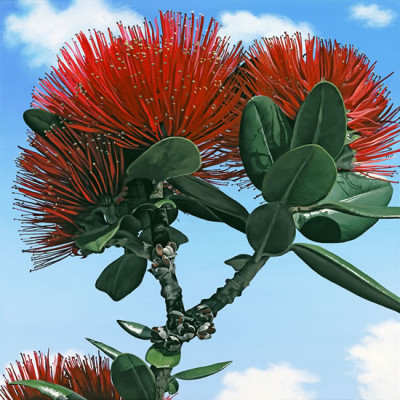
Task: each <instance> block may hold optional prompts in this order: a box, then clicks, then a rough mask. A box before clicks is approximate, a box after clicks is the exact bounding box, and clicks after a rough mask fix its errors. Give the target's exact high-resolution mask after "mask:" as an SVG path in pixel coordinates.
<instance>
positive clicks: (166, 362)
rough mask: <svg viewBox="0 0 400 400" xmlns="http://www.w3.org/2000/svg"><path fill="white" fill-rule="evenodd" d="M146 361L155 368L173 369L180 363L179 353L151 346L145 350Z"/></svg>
mask: <svg viewBox="0 0 400 400" xmlns="http://www.w3.org/2000/svg"><path fill="white" fill-rule="evenodd" d="M146 361H147V362H148V363H150V364H152V365H154V366H155V367H157V368H173V367H176V366H177V365H178V364H179V362H180V361H181V352H180V351H175V352H172V351H168V350H166V349H160V348H157V347H155V346H151V347H150V348H149V350H147V353H146Z"/></svg>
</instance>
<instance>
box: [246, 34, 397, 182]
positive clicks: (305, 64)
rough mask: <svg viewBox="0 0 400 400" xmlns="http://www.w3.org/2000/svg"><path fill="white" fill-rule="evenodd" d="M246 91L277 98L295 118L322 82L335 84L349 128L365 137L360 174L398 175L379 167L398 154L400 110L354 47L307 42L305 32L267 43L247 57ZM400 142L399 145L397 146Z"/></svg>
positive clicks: (355, 145) (358, 149) (359, 145)
mask: <svg viewBox="0 0 400 400" xmlns="http://www.w3.org/2000/svg"><path fill="white" fill-rule="evenodd" d="M244 58H245V61H246V63H245V68H244V69H243V72H244V73H243V74H242V78H241V80H242V83H243V88H244V90H245V92H246V94H247V95H248V96H251V97H252V96H254V95H264V96H269V97H271V98H272V99H273V100H274V101H275V102H276V103H277V104H278V105H279V106H280V107H281V109H282V110H283V111H284V112H285V114H286V115H287V116H288V117H289V118H291V119H294V118H295V117H296V115H297V112H298V111H299V109H300V106H301V104H302V102H303V101H304V99H305V98H306V96H307V94H308V93H309V92H310V91H311V89H312V88H313V87H314V85H316V84H317V83H318V82H320V81H321V80H327V81H329V82H332V83H333V84H335V85H336V86H337V87H338V89H339V91H340V93H341V94H342V97H343V100H344V103H345V107H346V110H347V118H348V127H349V129H350V130H352V131H354V133H356V134H358V135H360V136H361V137H360V138H359V139H357V140H355V141H353V142H352V143H351V144H350V147H351V149H352V150H353V151H354V152H355V159H356V160H355V162H354V164H353V170H354V171H360V172H363V173H377V174H379V175H381V176H392V175H393V173H394V170H393V169H394V167H395V166H393V165H379V164H376V163H377V162H378V163H379V162H380V161H384V160H386V159H388V158H391V156H392V155H393V154H394V153H396V152H398V151H399V150H392V149H391V147H390V146H392V145H393V144H395V142H394V140H395V137H396V136H398V134H399V132H400V129H399V123H398V113H399V108H396V109H394V108H393V105H390V104H389V98H388V95H389V92H388V91H387V88H386V87H385V86H384V85H383V82H384V80H385V79H387V78H388V77H386V78H383V79H382V78H380V77H378V76H377V75H376V74H375V73H374V67H375V63H374V64H370V61H369V60H368V58H367V57H366V56H365V55H364V54H361V53H358V52H357V50H356V49H354V47H352V46H347V45H346V46H342V45H340V44H339V43H337V42H336V41H335V42H334V43H332V42H331V41H323V40H321V39H319V38H317V37H312V38H310V37H309V38H308V39H306V40H305V41H304V42H303V39H302V37H301V34H300V33H296V34H295V36H294V37H290V36H288V35H284V36H281V37H279V38H278V37H273V38H270V39H263V40H262V41H261V42H255V44H254V45H253V46H252V47H251V48H250V49H249V51H248V52H247V54H246V55H245V57H244ZM396 143H397V142H396Z"/></svg>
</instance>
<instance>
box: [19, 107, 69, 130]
mask: <svg viewBox="0 0 400 400" xmlns="http://www.w3.org/2000/svg"><path fill="white" fill-rule="evenodd" d="M23 118H24V121H25V123H26V124H27V125H28V126H29V128H31V129H32V130H33V131H34V132H36V133H37V134H39V135H40V136H46V132H48V131H51V130H52V129H53V128H54V127H58V128H62V127H63V126H64V123H63V121H62V119H61V117H59V116H58V115H56V114H53V113H51V112H49V111H45V110H40V109H39V108H31V109H30V110H26V111H25V112H24V115H23Z"/></svg>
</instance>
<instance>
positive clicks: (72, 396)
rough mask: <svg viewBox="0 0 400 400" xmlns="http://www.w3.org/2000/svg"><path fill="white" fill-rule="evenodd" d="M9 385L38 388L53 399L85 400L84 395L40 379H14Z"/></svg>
mask: <svg viewBox="0 0 400 400" xmlns="http://www.w3.org/2000/svg"><path fill="white" fill-rule="evenodd" d="M10 385H22V386H28V387H30V388H32V389H36V390H38V391H39V392H40V393H41V394H44V395H45V396H48V397H50V398H51V399H53V400H86V399H85V398H84V397H82V396H80V395H79V394H77V393H75V392H73V391H72V390H71V389H68V388H66V387H64V386H60V385H56V384H55V383H50V382H45V381H41V380H22V381H15V382H10Z"/></svg>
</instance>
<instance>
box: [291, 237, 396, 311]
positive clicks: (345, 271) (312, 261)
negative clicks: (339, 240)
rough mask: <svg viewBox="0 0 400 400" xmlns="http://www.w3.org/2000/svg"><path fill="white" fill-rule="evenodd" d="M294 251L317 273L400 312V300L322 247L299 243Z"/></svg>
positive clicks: (365, 297) (294, 246)
mask: <svg viewBox="0 0 400 400" xmlns="http://www.w3.org/2000/svg"><path fill="white" fill-rule="evenodd" d="M292 250H293V251H294V252H295V253H296V254H297V255H298V256H299V257H300V258H301V259H302V260H303V261H304V262H305V263H306V264H307V265H308V266H309V267H310V268H311V269H313V270H314V271H315V272H317V273H318V274H319V275H321V276H322V277H324V278H325V279H328V280H330V281H331V282H333V283H336V284H337V285H339V286H341V287H343V288H344V289H346V290H349V291H350V292H352V293H354V294H356V295H357V296H360V297H363V298H364V299H367V300H369V301H372V302H374V303H376V304H380V305H381V306H383V307H386V308H390V309H391V310H394V311H397V312H400V298H399V297H398V296H396V295H395V294H393V293H392V292H390V291H389V290H387V289H385V288H384V287H383V286H382V285H380V284H379V283H378V282H376V281H375V280H373V279H372V278H371V277H369V276H368V275H366V274H364V273H363V272H362V271H360V270H359V269H357V268H356V267H354V266H353V265H351V264H350V263H348V262H347V261H345V260H343V259H342V258H340V257H339V256H337V255H335V254H333V253H331V252H329V251H328V250H325V249H323V248H322V247H319V246H316V245H312V244H304V243H297V244H295V245H293V246H292Z"/></svg>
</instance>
